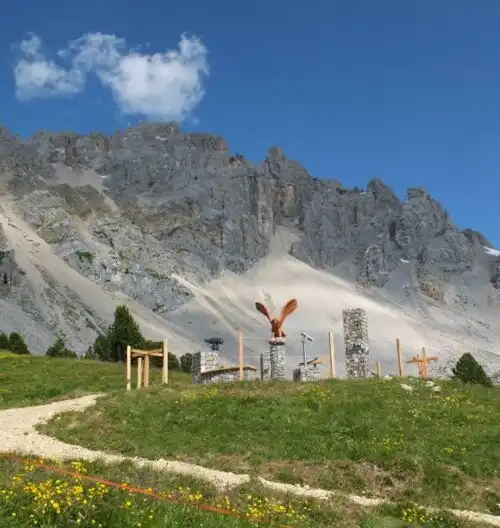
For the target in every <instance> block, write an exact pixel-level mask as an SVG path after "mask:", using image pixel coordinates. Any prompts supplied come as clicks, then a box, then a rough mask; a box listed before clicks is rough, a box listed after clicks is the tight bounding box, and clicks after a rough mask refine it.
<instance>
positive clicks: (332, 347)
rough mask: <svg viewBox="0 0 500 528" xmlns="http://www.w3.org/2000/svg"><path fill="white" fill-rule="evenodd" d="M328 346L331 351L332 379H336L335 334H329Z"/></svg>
mask: <svg viewBox="0 0 500 528" xmlns="http://www.w3.org/2000/svg"><path fill="white" fill-rule="evenodd" d="M328 346H329V349H330V378H334V377H335V340H334V339H333V332H328Z"/></svg>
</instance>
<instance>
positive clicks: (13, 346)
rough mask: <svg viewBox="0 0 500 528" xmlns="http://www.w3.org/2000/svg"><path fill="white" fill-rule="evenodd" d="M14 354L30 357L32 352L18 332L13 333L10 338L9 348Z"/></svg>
mask: <svg viewBox="0 0 500 528" xmlns="http://www.w3.org/2000/svg"><path fill="white" fill-rule="evenodd" d="M8 350H10V351H11V352H13V353H14V354H24V355H28V356H29V355H30V351H29V350H28V347H27V346H26V343H25V342H24V339H23V336H22V335H21V334H18V333H17V332H12V333H11V334H10V336H9V348H8Z"/></svg>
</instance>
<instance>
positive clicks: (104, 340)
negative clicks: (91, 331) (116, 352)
mask: <svg viewBox="0 0 500 528" xmlns="http://www.w3.org/2000/svg"><path fill="white" fill-rule="evenodd" d="M108 335H109V330H108V332H107V333H106V335H104V334H99V335H98V336H97V338H96V340H95V341H94V344H93V345H92V347H89V348H90V350H91V353H92V356H93V357H96V358H97V359H99V360H101V361H112V359H111V342H110V339H109V337H108Z"/></svg>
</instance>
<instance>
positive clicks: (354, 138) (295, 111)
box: [0, 0, 500, 246]
mask: <svg viewBox="0 0 500 528" xmlns="http://www.w3.org/2000/svg"><path fill="white" fill-rule="evenodd" d="M499 27H500V1H498V0H479V1H478V2H472V1H471V0H421V1H419V2H410V1H409V0H377V1H373V0H364V1H358V0H349V1H347V0H346V1H344V2H336V1H330V2H327V1H326V0H309V1H307V2H297V1H293V0H291V1H290V0H289V1H287V2H285V1H282V0H266V1H262V0H254V1H253V2H249V3H245V4H243V3H242V4H240V5H239V4H238V3H237V2H229V1H226V0H218V1H217V2H206V1H201V0H191V1H189V2H177V3H172V2H166V1H164V0H163V1H159V0H142V1H141V2H136V1H130V0H121V1H120V2H117V1H116V0H106V1H104V0H86V1H85V2H60V1H59V0H45V1H44V2H34V1H33V0H17V1H16V2H14V3H13V2H9V3H7V4H6V6H4V7H3V8H2V16H1V18H0V120H1V121H2V122H3V124H4V125H6V126H7V127H8V128H9V129H11V130H13V131H16V132H19V133H20V134H21V135H23V136H26V135H28V134H31V133H32V132H33V131H34V130H36V129H39V128H49V129H53V130H75V131H78V132H87V131H90V130H102V131H105V132H111V131H113V130H115V129H116V128H120V127H123V126H126V125H127V123H128V122H129V121H131V122H134V121H136V120H137V119H139V118H140V115H138V114H137V112H141V111H142V112H143V113H146V114H148V113H149V117H151V118H155V115H151V112H154V111H156V112H157V113H158V112H159V113H160V114H161V115H165V116H167V117H168V116H171V115H176V112H177V114H178V115H182V116H186V115H187V114H189V115H188V117H187V119H186V120H185V122H184V124H183V127H184V128H186V129H191V130H202V131H210V132H214V133H217V134H220V135H223V136H224V137H225V138H226V139H227V141H228V143H229V145H230V148H231V150H233V151H239V152H242V153H243V154H245V155H246V156H247V157H248V158H249V159H251V160H252V161H256V162H257V161H260V160H262V159H263V158H264V156H265V154H266V152H267V148H268V146H269V145H271V144H278V145H280V146H281V147H282V148H283V149H284V151H285V153H286V154H287V155H288V156H289V157H290V158H293V159H296V160H298V161H299V162H301V163H302V164H303V165H304V166H306V168H307V169H308V170H309V171H310V172H311V174H312V175H314V176H318V177H335V178H338V179H340V180H341V181H342V182H343V183H344V184H346V185H348V186H353V185H357V186H359V187H363V186H365V185H366V183H367V181H368V180H369V178H371V177H373V176H379V177H381V178H382V179H383V180H384V181H385V182H387V183H388V184H389V185H391V186H392V187H393V188H394V189H395V190H396V192H397V193H398V194H399V195H400V196H403V195H404V193H405V189H406V188H407V187H409V186H422V187H425V188H427V189H428V190H429V191H430V192H431V194H433V196H435V197H436V198H437V199H438V200H440V201H441V202H442V203H443V204H444V205H445V206H446V207H447V208H448V209H449V210H450V212H451V215H452V217H453V219H454V220H455V222H457V223H458V225H459V226H461V227H473V228H477V229H479V230H481V231H482V232H483V233H484V234H485V235H486V236H487V237H489V238H490V240H491V241H492V243H493V244H494V245H496V246H500V230H498V229H497V228H498V219H499V216H500V213H499V207H498V201H499V198H500V178H499V170H500V33H499V32H498V28H499ZM30 33H32V34H34V35H30ZM183 33H186V35H187V36H186V39H187V40H186V41H185V43H186V44H190V45H191V48H190V51H189V50H188V52H189V53H190V55H189V57H187V58H186V56H184V55H182V56H181V57H180V59H182V60H180V61H179V60H177V59H179V57H177V59H174V62H175V60H177V62H176V64H177V65H179V64H180V66H178V67H180V68H181V69H180V70H179V69H177V70H175V71H176V75H177V76H178V77H179V78H180V79H181V80H182V83H181V84H179V82H180V81H179V82H178V83H177V84H175V83H174V84H172V79H171V78H170V79H169V78H168V77H169V75H170V73H171V72H172V71H173V69H172V68H173V66H172V64H170V66H168V65H167V67H166V69H164V70H162V71H163V74H162V75H159V76H156V77H153V78H150V81H149V83H146V85H144V84H141V82H140V79H138V78H132V79H131V82H130V83H129V84H127V83H124V82H121V81H124V77H123V75H122V76H121V77H120V76H119V75H118V74H117V68H118V65H119V67H120V68H121V67H122V66H123V65H127V64H128V66H129V67H130V68H132V66H134V65H135V66H137V68H139V69H138V70H137V71H138V73H137V71H136V70H134V71H132V70H131V69H130V68H129V69H128V70H126V71H127V72H128V74H129V75H130V76H133V75H139V76H140V66H141V64H144V63H141V62H140V59H141V56H142V58H143V59H144V56H145V55H148V54H154V53H164V52H166V51H167V50H176V49H178V44H179V41H180V38H181V34H183ZM89 34H90V35H94V37H95V35H96V34H101V37H102V36H104V37H106V39H107V41H106V42H108V43H110V42H111V43H112V44H113V46H115V47H114V48H112V49H111V52H113V51H116V50H118V56H115V57H114V59H113V57H112V53H111V52H110V51H109V50H110V48H109V47H108V48H106V49H107V52H109V53H108V55H107V56H106V61H107V62H106V64H104V65H103V63H102V60H103V55H102V53H103V52H102V49H101V55H99V56H96V55H95V54H94V55H92V56H90V58H89V55H88V54H87V55H85V54H84V53H83V52H84V51H86V52H88V50H89V46H90V45H91V44H92V43H94V44H95V38H94V40H92V39H90V38H89V37H88V35H89ZM85 35H87V37H85ZM104 37H103V38H104ZM117 37H118V38H120V39H124V41H126V42H124V41H118V40H117ZM195 37H197V38H198V39H199V40H195ZM76 39H80V41H78V43H77V45H73V48H72V50H70V54H69V55H68V54H66V55H63V56H58V55H57V52H58V50H68V46H69V43H70V42H72V41H75V40H76ZM113 39H114V40H113ZM190 39H192V40H190ZM23 40H26V42H28V44H30V46H28V47H26V46H25V47H24V51H25V52H27V53H28V55H26V54H25V55H24V58H25V59H27V61H28V62H27V63H24V66H26V65H28V66H30V64H31V65H32V64H33V62H34V61H43V60H45V61H50V60H52V61H54V62H53V64H52V66H54V65H56V67H59V68H63V67H64V68H66V69H65V70H59V73H57V72H56V76H55V77H51V79H52V81H54V79H55V81H57V82H58V83H59V84H58V85H57V87H58V88H59V89H60V88H61V87H62V91H64V90H65V91H66V95H63V96H57V95H56V94H54V93H52V94H51V95H50V96H46V94H45V95H44V94H43V93H42V92H43V89H46V88H47V86H42V87H41V88H40V86H39V85H36V86H35V85H33V78H31V79H30V80H27V76H26V75H27V72H28V73H30V74H33V73H34V72H35V73H36V71H38V81H37V82H38V84H40V77H39V76H40V70H36V71H35V70H33V69H30V68H27V69H25V70H23V72H24V76H23V75H20V70H18V79H17V81H18V84H17V93H16V82H15V75H14V71H15V67H16V64H18V61H19V60H20V59H21V58H23V54H22V50H21V49H20V47H19V45H20V43H21V41H23ZM194 48H196V49H194ZM131 51H135V53H136V58H137V57H138V59H137V61H136V63H127V62H123V61H122V59H123V58H124V57H126V56H127V54H128V53H130V52H131ZM189 53H188V54H189ZM30 54H31V55H30ZM75 57H78V59H79V60H80V62H78V64H77V63H76V62H75ZM110 57H111V58H110ZM117 57H118V58H117ZM159 57H160V59H161V58H162V57H163V58H164V59H165V56H164V55H161V56H159ZM84 59H85V60H84ZM72 60H73V62H71V61H72ZM113 60H114V62H112V61H113ZM165 60H167V59H165ZM99 61H101V62H99ZM110 61H111V62H110ZM167 62H168V61H167ZM75 64H77V65H78V68H76V66H75ZM135 66H134V67H135ZM153 66H154V65H151V64H150V67H151V68H153ZM174 66H175V65H174ZM159 67H161V64H160V65H159ZM71 68H73V69H71ZM75 68H76V69H75ZM99 68H101V69H99ZM105 68H108V69H107V70H105ZM169 68H170V69H169ZM207 68H208V69H207ZM61 71H62V72H63V73H61ZM110 71H112V73H113V74H114V75H115V76H114V77H110V76H109V75H107V74H109V72H110ZM120 71H121V73H122V74H123V71H125V70H123V69H122V70H120ZM144 71H145V70H143V73H144ZM148 71H149V70H148ZM96 72H97V73H96ZM169 72H170V73H169ZM205 72H208V74H206V73H205ZM63 74H64V75H66V77H64V76H63ZM117 75H118V76H117ZM170 77H171V75H170ZM127 79H128V77H127ZM21 81H23V82H25V92H24V93H22V90H21V91H20V84H19V83H20V82H21ZM35 81H36V79H35ZM30 82H31V85H30V86H31V89H29V86H28V88H26V83H28V85H29V83H30ZM71 82H73V83H74V84H75V85H77V86H70V87H69V88H68V83H70V84H71ZM120 82H121V84H120ZM162 82H164V83H166V85H165V87H164V89H163V88H162V86H161V83H162ZM155 83H156V84H155ZM153 85H154V86H153ZM181 85H182V91H181V90H180V89H179V86H181ZM110 87H112V88H114V92H113V90H110ZM38 88H40V90H39V91H38V92H37V89H38ZM42 88H43V89H42ZM150 88H151V89H153V90H154V94H153V96H152V97H149V96H148V94H147V90H148V89H150ZM158 88H160V91H158ZM200 88H202V89H203V91H204V95H203V97H201V95H200ZM134 89H136V90H138V91H139V92H138V93H136V92H134V93H132V90H134ZM45 91H46V90H45ZM54 91H55V88H54V87H53V89H52V92H54ZM71 91H73V92H78V93H73V94H72V95H71V96H70V95H68V92H71ZM176 91H177V92H176ZM183 97H184V99H183ZM127 112H128V114H127ZM146 117H148V115H146Z"/></svg>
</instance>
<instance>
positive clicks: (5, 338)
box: [0, 332, 9, 350]
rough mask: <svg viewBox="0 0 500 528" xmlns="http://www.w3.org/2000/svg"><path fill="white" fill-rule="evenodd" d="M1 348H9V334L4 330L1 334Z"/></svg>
mask: <svg viewBox="0 0 500 528" xmlns="http://www.w3.org/2000/svg"><path fill="white" fill-rule="evenodd" d="M0 350H9V336H8V335H7V334H5V333H4V332H2V333H1V334H0Z"/></svg>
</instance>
